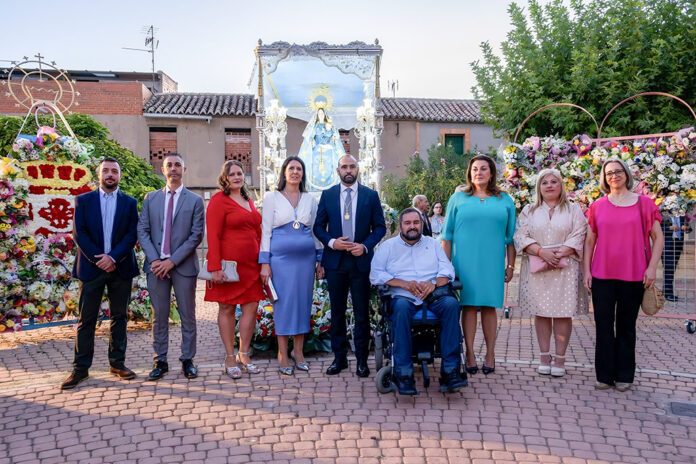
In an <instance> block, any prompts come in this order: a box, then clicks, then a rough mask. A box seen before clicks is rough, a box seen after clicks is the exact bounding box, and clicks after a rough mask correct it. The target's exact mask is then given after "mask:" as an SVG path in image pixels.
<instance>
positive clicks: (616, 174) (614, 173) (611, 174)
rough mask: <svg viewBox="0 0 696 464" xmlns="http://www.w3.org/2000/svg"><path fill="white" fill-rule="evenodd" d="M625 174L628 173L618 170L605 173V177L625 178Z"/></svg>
mask: <svg viewBox="0 0 696 464" xmlns="http://www.w3.org/2000/svg"><path fill="white" fill-rule="evenodd" d="M625 172H626V171H624V170H623V169H617V170H616V171H607V172H605V173H604V175H605V176H606V177H619V176H623V175H624V173H625Z"/></svg>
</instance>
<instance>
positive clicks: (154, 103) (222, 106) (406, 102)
mask: <svg viewBox="0 0 696 464" xmlns="http://www.w3.org/2000/svg"><path fill="white" fill-rule="evenodd" d="M379 105H380V108H381V110H382V112H383V113H384V119H391V120H394V119H399V120H411V121H427V122H473V123H479V122H482V120H481V114H480V112H479V104H478V102H477V101H476V100H444V99H435V98H382V99H380V103H379ZM143 113H150V114H173V115H176V114H180V115H194V116H254V115H255V114H256V97H254V95H251V94H225V93H161V94H155V95H153V96H152V97H151V98H150V99H149V100H148V101H147V103H145V106H144V107H143Z"/></svg>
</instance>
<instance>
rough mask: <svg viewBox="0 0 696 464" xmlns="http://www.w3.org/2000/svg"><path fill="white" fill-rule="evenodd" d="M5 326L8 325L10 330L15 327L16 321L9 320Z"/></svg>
mask: <svg viewBox="0 0 696 464" xmlns="http://www.w3.org/2000/svg"><path fill="white" fill-rule="evenodd" d="M5 325H6V326H7V327H8V328H9V329H11V328H12V327H14V321H10V320H7V321H5Z"/></svg>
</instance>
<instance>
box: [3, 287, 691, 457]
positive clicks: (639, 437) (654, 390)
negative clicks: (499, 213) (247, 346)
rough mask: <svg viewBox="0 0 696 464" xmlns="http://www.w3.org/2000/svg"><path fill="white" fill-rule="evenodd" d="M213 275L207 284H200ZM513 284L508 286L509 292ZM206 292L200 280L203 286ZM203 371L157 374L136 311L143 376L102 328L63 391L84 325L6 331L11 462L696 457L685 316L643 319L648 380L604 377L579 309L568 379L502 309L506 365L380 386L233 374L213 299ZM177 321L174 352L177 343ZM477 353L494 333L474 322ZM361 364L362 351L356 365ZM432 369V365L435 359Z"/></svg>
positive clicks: (525, 326) (202, 334) (203, 317)
mask: <svg viewBox="0 0 696 464" xmlns="http://www.w3.org/2000/svg"><path fill="white" fill-rule="evenodd" d="M201 289H202V287H201ZM514 293H515V291H514V290H511V294H514ZM199 299H201V293H200V292H199ZM199 308H200V309H199V311H198V317H199V344H198V356H197V357H196V362H197V363H198V365H199V368H200V373H201V375H200V377H199V378H198V379H196V380H192V381H189V380H186V379H185V378H184V377H183V375H182V374H181V373H180V371H179V370H178V369H177V367H178V366H177V363H175V362H174V363H172V365H173V366H174V368H175V369H173V370H172V371H170V373H169V374H167V375H166V376H165V378H164V379H162V380H161V381H159V382H157V383H150V382H146V381H144V377H145V376H146V375H147V372H148V371H149V369H150V365H151V347H150V334H149V332H148V331H147V330H143V329H142V327H138V326H133V327H132V330H131V331H130V332H129V338H128V340H129V346H128V356H127V364H128V366H130V367H132V368H134V370H135V371H136V372H137V373H138V375H139V377H138V378H137V379H135V380H133V381H121V380H119V379H117V378H115V377H113V376H110V375H109V374H108V373H107V367H108V362H107V359H106V351H107V343H108V340H107V337H106V332H105V331H104V329H100V332H99V337H98V341H97V344H96V353H95V362H94V366H93V369H92V370H91V371H90V375H91V378H90V379H89V380H88V381H86V382H85V383H83V384H81V385H80V386H79V387H78V388H77V389H76V390H73V391H70V392H61V391H60V390H58V384H59V383H60V382H61V381H62V380H63V379H64V378H65V377H66V375H67V373H68V371H69V369H70V364H71V360H72V346H73V340H74V335H73V332H72V330H73V329H72V327H69V326H65V327H55V328H45V329H39V330H34V331H28V332H24V333H17V334H3V335H2V336H1V337H0V417H2V418H3V419H4V420H2V421H0V464H2V463H15V462H16V463H20V462H37V461H40V462H42V463H52V462H56V463H62V462H78V461H79V462H81V463H90V462H143V463H147V462H153V463H154V462H158V463H159V462H210V463H213V462H258V461H265V462H274V463H275V462H278V463H290V462H292V463H321V464H323V463H334V462H336V463H366V464H367V463H446V462H452V463H486V462H496V463H507V462H509V463H512V462H549V463H588V464H589V463H600V462H622V463H623V462H626V463H643V462H654V463H664V462H679V463H693V462H696V419H688V418H684V417H678V416H674V415H672V414H670V413H669V412H668V408H667V406H668V404H669V401H672V400H681V401H691V402H694V401H696V395H695V393H696V365H694V359H696V349H695V348H694V347H695V346H696V345H695V342H696V338H695V337H696V336H695V335H689V334H687V333H686V331H685V330H684V328H683V325H682V323H681V321H676V320H669V319H648V318H641V319H640V320H639V322H638V347H637V353H638V364H639V369H640V372H639V373H638V375H637V379H636V385H635V389H634V390H633V391H631V392H627V393H619V392H616V391H613V390H612V391H605V392H598V391H595V390H594V389H593V371H592V359H593V357H594V349H593V340H594V336H593V333H594V326H593V323H592V319H591V316H581V317H579V318H577V319H576V321H575V323H574V332H573V336H572V341H571V344H570V347H569V351H568V358H567V365H568V374H567V375H566V377H564V378H563V379H551V378H542V377H540V376H539V375H537V374H536V370H535V369H536V363H537V362H538V354H537V352H538V350H537V348H536V346H535V338H534V335H533V325H532V318H531V317H530V316H529V315H528V314H524V313H521V312H520V311H518V310H516V309H513V311H512V317H511V318H510V319H504V318H502V317H501V318H500V324H499V335H498V339H497V343H496V358H497V361H496V362H497V366H496V373H495V374H493V375H490V376H488V377H485V376H483V375H482V374H478V375H475V376H473V377H471V379H470V387H468V388H466V389H464V390H462V391H461V392H459V393H456V394H451V395H442V394H439V393H437V381H435V382H434V385H433V386H431V388H430V389H429V391H427V392H426V391H422V390H423V389H422V386H421V385H420V375H417V382H419V388H420V389H421V395H420V396H418V397H415V398H403V397H398V396H396V395H394V394H387V395H379V394H378V393H377V392H376V389H375V385H374V381H373V380H372V379H359V378H357V377H355V376H354V374H352V372H351V373H348V372H344V373H342V374H341V375H339V376H337V377H328V376H326V375H324V374H323V371H324V370H325V369H326V367H328V364H329V362H330V361H331V357H330V356H326V355H317V356H313V357H308V360H309V361H310V363H311V374H310V375H307V374H305V373H298V374H297V375H295V376H294V377H292V378H280V376H279V375H278V374H277V371H276V364H275V361H274V360H273V359H270V355H269V354H266V353H261V354H258V355H257V356H256V360H257V361H258V363H259V365H260V367H261V368H262V371H263V373H262V374H260V375H257V376H251V377H248V376H245V377H244V378H242V379H241V380H238V381H233V380H231V379H229V378H227V377H225V376H223V375H222V370H221V362H222V357H223V350H222V348H221V345H220V342H219V338H218V333H217V326H216V311H215V307H214V305H211V304H207V303H202V302H201V304H200V306H199ZM179 337H180V332H179V329H178V327H176V326H171V344H170V357H171V358H172V359H173V360H174V361H175V360H176V356H177V355H178V352H179V343H178V339H179ZM477 349H478V355H479V357H480V359H482V357H483V355H484V348H483V337H482V336H481V334H480V333H479V334H478V336H477ZM351 367H353V368H354V363H353V364H352V366H351ZM434 372H435V371H434V370H431V374H432V373H434Z"/></svg>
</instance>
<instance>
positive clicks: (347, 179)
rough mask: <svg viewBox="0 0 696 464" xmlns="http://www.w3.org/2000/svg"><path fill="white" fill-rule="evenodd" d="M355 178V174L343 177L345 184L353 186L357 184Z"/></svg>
mask: <svg viewBox="0 0 696 464" xmlns="http://www.w3.org/2000/svg"><path fill="white" fill-rule="evenodd" d="M355 177H356V176H354V175H353V174H345V175H343V176H342V177H341V180H342V181H343V183H344V184H348V185H352V184H354V183H355Z"/></svg>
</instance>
